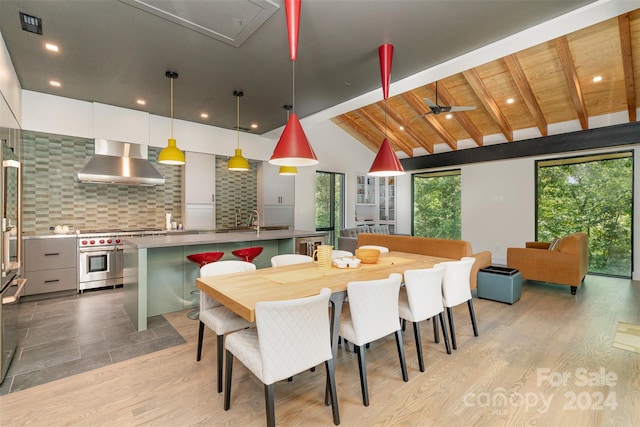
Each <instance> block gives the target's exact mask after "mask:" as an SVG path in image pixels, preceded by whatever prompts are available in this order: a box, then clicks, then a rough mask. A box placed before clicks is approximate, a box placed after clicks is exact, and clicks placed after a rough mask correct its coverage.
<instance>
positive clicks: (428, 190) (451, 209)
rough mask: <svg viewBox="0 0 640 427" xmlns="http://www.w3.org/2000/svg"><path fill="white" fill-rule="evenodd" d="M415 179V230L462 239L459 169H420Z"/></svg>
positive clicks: (425, 235) (416, 231)
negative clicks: (431, 170) (429, 170)
mask: <svg viewBox="0 0 640 427" xmlns="http://www.w3.org/2000/svg"><path fill="white" fill-rule="evenodd" d="M412 180H413V224H412V234H413V235H414V236H421V237H434V238H442V239H457V240H459V239H460V238H461V235H462V231H461V229H462V227H461V222H462V221H461V214H460V210H461V196H460V187H461V183H460V169H456V170H450V171H440V172H425V173H418V174H414V175H413V176H412Z"/></svg>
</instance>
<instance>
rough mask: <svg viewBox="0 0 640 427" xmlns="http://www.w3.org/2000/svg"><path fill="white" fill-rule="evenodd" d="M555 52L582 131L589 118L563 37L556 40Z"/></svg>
mask: <svg viewBox="0 0 640 427" xmlns="http://www.w3.org/2000/svg"><path fill="white" fill-rule="evenodd" d="M556 50H557V51H558V55H559V57H560V63H561V64H562V70H563V71H564V75H565V77H566V79H567V85H568V86H569V92H570V93H571V100H572V101H573V106H574V108H575V109H576V114H577V115H578V120H579V121H580V126H581V127H582V129H583V130H585V129H588V128H589V116H588V115H587V106H586V105H585V103H584V96H583V95H582V87H581V86H580V80H578V73H577V72H576V66H575V64H574V63H573V58H572V57H571V50H570V49H569V42H568V41H567V38H566V37H565V36H562V37H558V38H557V39H556Z"/></svg>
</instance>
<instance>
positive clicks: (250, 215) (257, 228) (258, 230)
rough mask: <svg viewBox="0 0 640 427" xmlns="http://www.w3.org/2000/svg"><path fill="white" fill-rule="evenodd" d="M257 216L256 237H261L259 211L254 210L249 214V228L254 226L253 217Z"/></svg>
mask: <svg viewBox="0 0 640 427" xmlns="http://www.w3.org/2000/svg"><path fill="white" fill-rule="evenodd" d="M254 214H255V218H256V220H255V224H256V235H258V236H259V235H260V214H259V213H258V211H257V210H255V209H254V210H252V211H251V212H249V227H252V226H253V222H254V221H253V215H254Z"/></svg>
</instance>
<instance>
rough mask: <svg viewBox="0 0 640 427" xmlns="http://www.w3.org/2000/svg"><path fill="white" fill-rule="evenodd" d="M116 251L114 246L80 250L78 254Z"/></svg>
mask: <svg viewBox="0 0 640 427" xmlns="http://www.w3.org/2000/svg"><path fill="white" fill-rule="evenodd" d="M115 250H116V247H115V246H102V247H100V248H80V253H81V254H83V253H87V252H113V251H115Z"/></svg>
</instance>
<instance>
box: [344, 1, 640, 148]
mask: <svg viewBox="0 0 640 427" xmlns="http://www.w3.org/2000/svg"><path fill="white" fill-rule="evenodd" d="M596 76H600V77H601V80H600V81H594V77H596ZM435 89H436V84H435V82H432V83H429V84H427V85H425V86H422V87H419V88H416V89H413V90H411V91H409V92H405V93H402V94H399V95H396V96H393V97H389V99H388V100H387V105H386V135H387V138H388V139H389V140H390V142H391V144H392V146H393V147H394V149H395V150H396V152H398V153H400V152H402V153H404V154H405V155H406V156H408V157H413V156H414V155H415V156H417V155H424V154H434V153H438V152H442V151H448V150H458V149H459V148H460V147H461V146H463V145H464V144H461V142H462V141H471V146H473V147H475V146H482V145H483V144H484V143H485V142H487V137H488V136H489V135H491V136H492V138H493V140H494V141H495V140H496V138H497V139H498V140H502V141H504V142H511V141H514V131H519V130H524V129H531V128H533V129H536V130H537V135H534V136H547V135H549V134H553V133H554V132H552V131H550V130H549V127H550V126H553V125H555V124H560V123H565V122H571V121H573V122H575V123H577V129H583V130H584V129H589V119H590V118H593V117H596V116H601V115H605V114H610V113H621V112H624V113H626V114H627V115H628V120H629V122H635V121H637V116H636V108H637V107H638V99H640V10H634V11H632V12H630V13H627V14H624V15H621V16H619V17H618V18H613V19H609V20H607V21H604V22H601V23H599V24H597V25H594V26H592V27H588V28H585V29H582V30H580V31H577V32H575V33H571V34H568V35H566V36H563V37H560V38H557V39H555V40H550V41H548V42H546V43H543V44H540V45H537V46H534V47H531V48H529V49H526V50H523V51H520V52H517V53H515V54H512V55H509V56H506V57H504V58H500V59H498V60H495V61H492V62H489V63H487V64H484V65H481V66H478V67H475V68H472V69H469V70H466V71H464V72H461V73H458V74H455V75H452V76H449V77H446V78H444V79H441V80H440V81H439V82H438V85H437V89H438V93H437V104H438V105H441V106H475V107H476V108H475V110H472V111H458V112H454V113H451V114H450V115H448V114H446V113H440V114H427V115H424V116H423V114H424V113H426V112H428V111H430V110H429V107H428V106H427V104H426V103H425V101H424V100H423V99H424V98H429V99H430V100H432V101H435V100H436V92H435ZM508 99H511V100H512V102H511V103H508V102H507V100H508ZM332 120H333V122H334V123H336V124H337V125H338V126H340V127H341V128H342V129H343V130H345V131H346V132H348V133H349V134H350V135H351V136H353V137H354V138H356V139H357V140H358V141H360V142H361V143H362V144H363V145H365V146H366V147H368V148H369V149H371V150H372V151H377V149H378V147H379V146H380V144H381V142H382V140H383V138H384V136H385V105H384V101H380V102H377V103H375V104H371V105H367V106H365V107H362V108H359V109H357V110H354V111H351V112H348V113H345V114H342V115H340V116H337V117H335V118H333V119H332ZM529 137H530V136H529ZM529 137H527V138H529ZM466 146H469V144H466ZM402 157H404V156H402Z"/></svg>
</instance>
